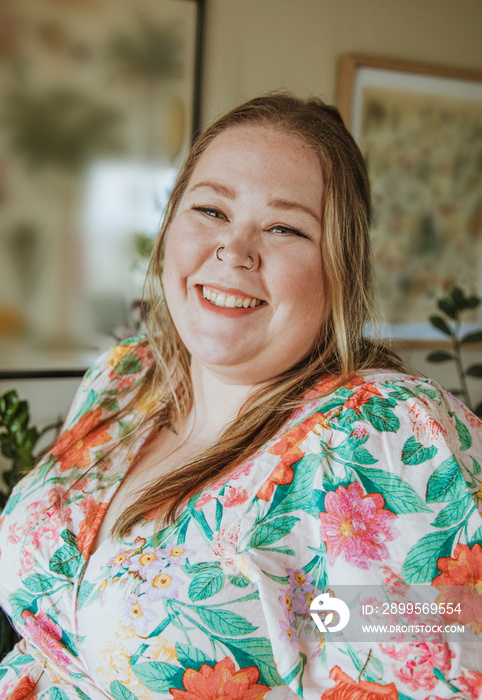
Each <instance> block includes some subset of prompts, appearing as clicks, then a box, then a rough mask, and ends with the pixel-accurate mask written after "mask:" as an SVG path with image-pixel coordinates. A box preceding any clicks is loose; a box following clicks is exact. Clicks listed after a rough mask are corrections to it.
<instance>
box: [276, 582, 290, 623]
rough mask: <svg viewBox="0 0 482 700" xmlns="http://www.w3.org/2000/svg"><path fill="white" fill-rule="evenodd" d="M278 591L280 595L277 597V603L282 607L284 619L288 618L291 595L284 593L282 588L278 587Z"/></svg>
mask: <svg viewBox="0 0 482 700" xmlns="http://www.w3.org/2000/svg"><path fill="white" fill-rule="evenodd" d="M279 591H280V593H281V595H280V596H279V597H278V603H279V604H280V605H281V607H282V608H283V612H284V615H285V618H286V620H289V619H290V612H291V607H292V599H291V596H290V595H289V594H288V593H286V591H285V590H284V589H283V588H280V589H279Z"/></svg>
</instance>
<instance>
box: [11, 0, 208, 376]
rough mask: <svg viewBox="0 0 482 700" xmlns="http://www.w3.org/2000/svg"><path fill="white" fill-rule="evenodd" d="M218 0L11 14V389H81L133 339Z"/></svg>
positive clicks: (27, 3) (65, 6)
mask: <svg viewBox="0 0 482 700" xmlns="http://www.w3.org/2000/svg"><path fill="white" fill-rule="evenodd" d="M203 8H204V0H156V2H152V0H82V2H79V0H63V1H62V2H61V3H52V2H51V1H50V0H16V2H15V3H13V4H12V3H6V4H5V3H4V4H3V5H2V7H1V8H0V23H1V24H2V26H4V27H5V28H6V29H5V31H4V32H3V34H1V36H0V102H1V104H2V108H1V115H0V116H1V119H0V204H1V208H2V226H1V228H0V377H8V378H15V377H21V376H23V377H25V376H32V377H37V376H44V377H45V376H74V375H75V374H78V373H79V372H80V373H82V371H83V370H85V369H86V367H87V366H88V365H89V363H90V362H91V360H92V358H93V357H95V356H96V355H98V354H99V352H101V351H102V350H103V349H104V348H105V347H106V346H109V345H113V344H114V343H115V341H116V339H121V338H123V337H126V336H128V335H133V334H135V333H136V331H137V330H138V328H139V323H140V313H139V307H140V298H141V292H142V284H143V278H144V274H145V270H146V266H147V257H148V253H149V249H150V245H151V241H152V238H153V237H154V235H155V234H156V232H157V231H158V229H159V226H160V223H161V220H162V215H163V210H164V207H165V204H166V202H167V198H168V196H169V193H170V191H171V189H172V186H173V183H174V181H175V178H176V176H177V173H178V171H179V168H180V166H181V164H182V162H183V160H184V158H185V156H186V155H187V153H188V151H189V148H190V145H191V143H192V139H193V135H194V134H195V132H196V131H197V130H198V128H199V108H200V77H201V72H200V71H201V53H202V24H203Z"/></svg>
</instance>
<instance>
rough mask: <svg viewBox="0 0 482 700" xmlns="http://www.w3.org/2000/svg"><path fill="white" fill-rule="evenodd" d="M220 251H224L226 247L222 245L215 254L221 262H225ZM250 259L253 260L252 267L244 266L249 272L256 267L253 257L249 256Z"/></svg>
mask: <svg viewBox="0 0 482 700" xmlns="http://www.w3.org/2000/svg"><path fill="white" fill-rule="evenodd" d="M220 250H224V246H223V245H220V246H219V248H216V253H215V255H216V258H217V259H218V260H219V261H220V262H224V261H223V259H222V257H221V256H220V255H219V251H220ZM248 258H249V259H250V260H251V265H250V266H249V267H247V265H243V267H244V269H245V270H247V271H248V272H249V271H250V270H252V269H253V266H254V258H253V256H252V255H248Z"/></svg>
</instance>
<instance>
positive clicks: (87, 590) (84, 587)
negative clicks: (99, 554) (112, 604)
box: [77, 580, 97, 608]
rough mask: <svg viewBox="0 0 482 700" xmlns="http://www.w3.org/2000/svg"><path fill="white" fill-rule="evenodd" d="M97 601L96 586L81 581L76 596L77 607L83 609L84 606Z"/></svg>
mask: <svg viewBox="0 0 482 700" xmlns="http://www.w3.org/2000/svg"><path fill="white" fill-rule="evenodd" d="M96 599H97V586H96V585H95V584H94V583H89V582H88V581H85V580H84V581H82V583H81V584H80V588H79V595H78V596H77V605H78V606H79V608H83V607H85V606H86V605H91V604H92V603H93V602H94V601H95V600H96Z"/></svg>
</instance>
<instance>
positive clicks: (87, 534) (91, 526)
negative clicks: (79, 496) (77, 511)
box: [76, 496, 109, 559]
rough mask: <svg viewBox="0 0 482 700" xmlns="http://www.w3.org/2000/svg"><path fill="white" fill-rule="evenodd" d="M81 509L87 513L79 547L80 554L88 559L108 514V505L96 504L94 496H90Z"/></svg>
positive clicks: (83, 522)
mask: <svg viewBox="0 0 482 700" xmlns="http://www.w3.org/2000/svg"><path fill="white" fill-rule="evenodd" d="M80 507H81V508H82V510H83V512H84V513H85V516H86V517H85V518H84V520H81V521H80V525H79V534H78V535H77V540H76V541H77V547H78V549H79V552H81V553H82V554H83V556H84V559H87V556H88V554H89V550H90V545H91V544H92V542H93V540H94V537H95V536H96V534H97V530H98V529H99V526H100V524H101V522H102V520H103V518H104V515H105V514H106V511H107V508H108V507H109V504H108V503H96V501H95V498H94V497H93V496H88V497H87V498H86V499H84V500H83V501H82V502H81V503H80Z"/></svg>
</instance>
